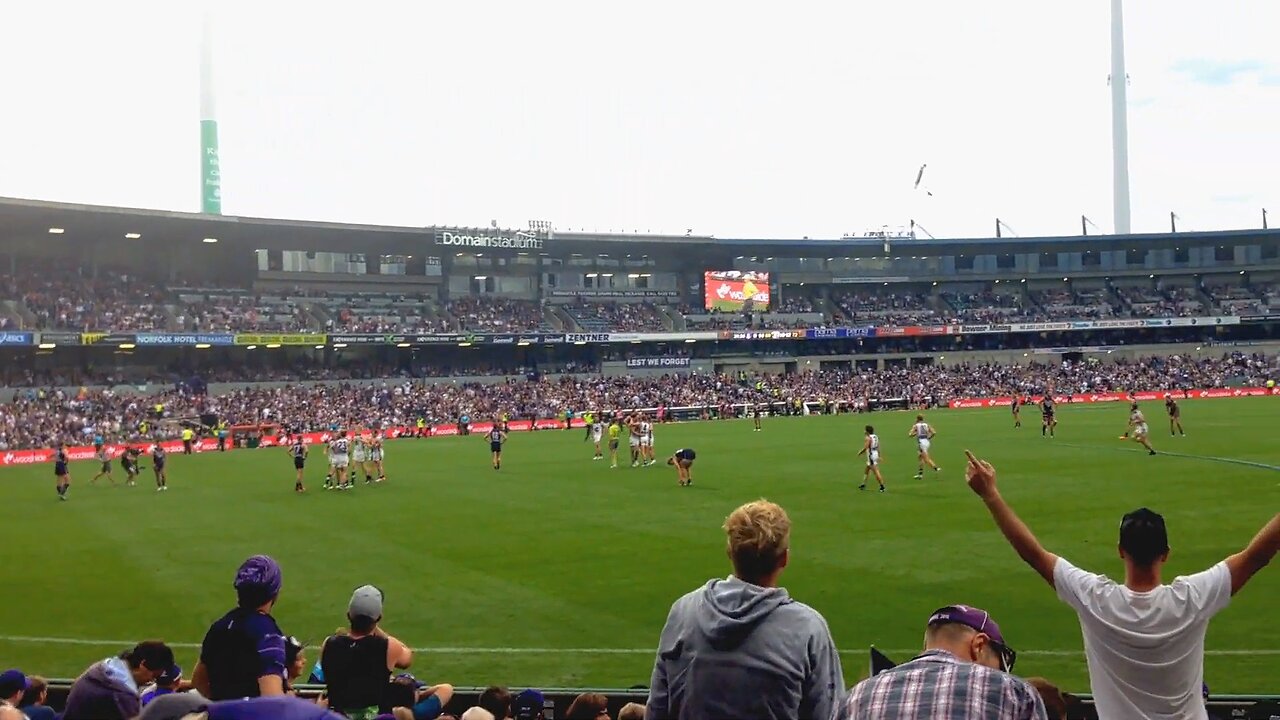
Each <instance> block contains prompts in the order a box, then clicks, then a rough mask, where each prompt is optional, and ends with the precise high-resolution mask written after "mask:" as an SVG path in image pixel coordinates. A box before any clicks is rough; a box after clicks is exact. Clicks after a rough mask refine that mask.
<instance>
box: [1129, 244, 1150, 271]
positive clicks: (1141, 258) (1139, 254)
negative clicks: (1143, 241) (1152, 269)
mask: <svg viewBox="0 0 1280 720" xmlns="http://www.w3.org/2000/svg"><path fill="white" fill-rule="evenodd" d="M1124 262H1125V264H1126V265H1137V266H1138V267H1144V266H1146V264H1147V250H1146V248H1129V249H1128V250H1125V251H1124Z"/></svg>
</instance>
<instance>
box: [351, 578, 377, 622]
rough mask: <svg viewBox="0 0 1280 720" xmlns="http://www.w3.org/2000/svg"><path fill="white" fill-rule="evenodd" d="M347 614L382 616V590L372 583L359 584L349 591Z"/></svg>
mask: <svg viewBox="0 0 1280 720" xmlns="http://www.w3.org/2000/svg"><path fill="white" fill-rule="evenodd" d="M347 615H348V616H352V617H354V616H356V615H363V616H364V617H368V618H374V619H377V618H380V617H382V591H381V590H379V589H378V588H376V587H374V586H373V585H361V586H360V587H358V588H356V590H355V592H353V593H351V602H350V603H348V604H347Z"/></svg>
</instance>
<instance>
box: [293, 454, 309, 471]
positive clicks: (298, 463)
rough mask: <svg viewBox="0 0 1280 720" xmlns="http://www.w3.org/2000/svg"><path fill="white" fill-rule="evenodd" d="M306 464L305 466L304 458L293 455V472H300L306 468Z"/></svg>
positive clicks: (305, 460)
mask: <svg viewBox="0 0 1280 720" xmlns="http://www.w3.org/2000/svg"><path fill="white" fill-rule="evenodd" d="M306 464H307V459H306V458H304V457H302V456H301V455H294V456H293V469H294V470H301V469H302V468H303V467H305V466H306Z"/></svg>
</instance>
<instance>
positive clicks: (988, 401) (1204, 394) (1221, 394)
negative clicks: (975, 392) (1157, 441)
mask: <svg viewBox="0 0 1280 720" xmlns="http://www.w3.org/2000/svg"><path fill="white" fill-rule="evenodd" d="M1168 394H1170V395H1172V396H1173V397H1174V399H1175V400H1196V399H1202V398H1203V399H1209V398H1232V397H1260V396H1264V395H1276V396H1280V388H1264V387H1238V388H1207V389H1197V390H1172V391H1168ZM1133 396H1134V399H1136V400H1138V401H1140V402H1153V401H1156V400H1164V396H1165V391H1153V390H1143V391H1140V392H1135V393H1134V394H1133ZM1042 398H1043V396H1042V395H1032V396H1031V401H1032V402H1037V403H1038V402H1040V400H1041V399H1042ZM1128 399H1129V393H1124V392H1101V393H1079V394H1076V395H1061V394H1059V395H1054V396H1053V401H1054V402H1055V403H1057V404H1059V405H1075V404H1080V403H1086V404H1087V403H1101V402H1124V401H1127V400H1128ZM1012 404H1013V397H1012V396H1008V395H1001V396H997V397H989V398H957V399H955V400H952V401H950V402H948V403H947V407H952V408H983V407H1009V406H1010V405H1012ZM1032 412H1034V410H1032Z"/></svg>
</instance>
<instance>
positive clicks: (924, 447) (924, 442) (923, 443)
mask: <svg viewBox="0 0 1280 720" xmlns="http://www.w3.org/2000/svg"><path fill="white" fill-rule="evenodd" d="M916 444H917V445H919V446H920V452H922V453H927V452H929V446H930V445H932V444H933V443H931V442H929V438H920V439H919V440H916Z"/></svg>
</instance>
